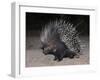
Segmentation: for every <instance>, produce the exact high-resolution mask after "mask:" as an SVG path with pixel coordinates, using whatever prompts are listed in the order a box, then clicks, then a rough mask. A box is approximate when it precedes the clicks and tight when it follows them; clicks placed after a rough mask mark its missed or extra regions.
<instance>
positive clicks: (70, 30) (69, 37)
mask: <svg viewBox="0 0 100 80" xmlns="http://www.w3.org/2000/svg"><path fill="white" fill-rule="evenodd" d="M41 35H42V37H41V41H43V42H46V43H47V42H48V41H50V40H56V39H59V38H60V40H61V41H63V42H64V43H65V44H66V46H67V47H68V48H69V49H70V50H71V51H73V52H75V53H77V54H78V53H80V49H81V47H80V39H79V36H78V32H77V30H76V26H73V24H72V23H71V22H69V21H65V20H63V19H60V20H55V21H52V22H50V23H48V24H47V25H45V29H44V31H42V34H41Z"/></svg>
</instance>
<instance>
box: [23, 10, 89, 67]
mask: <svg viewBox="0 0 100 80" xmlns="http://www.w3.org/2000/svg"><path fill="white" fill-rule="evenodd" d="M68 18H69V19H68ZM59 19H63V20H64V21H66V22H67V21H69V22H70V23H71V24H73V25H74V26H76V25H77V24H80V25H79V26H77V27H76V28H77V31H78V32H79V34H80V35H79V38H80V46H81V53H82V55H81V56H80V58H74V59H69V58H64V59H63V61H61V62H56V61H53V59H54V56H53V55H47V56H45V55H44V54H43V52H42V50H41V48H40V47H41V41H40V34H41V33H40V32H41V29H42V28H43V27H44V26H45V25H46V24H47V23H49V22H52V21H55V20H59ZM25 60H26V67H35V66H55V65H81V64H89V15H74V14H73V15H69V14H51V13H50V14H48V13H29V12H27V13H26V59H25Z"/></svg>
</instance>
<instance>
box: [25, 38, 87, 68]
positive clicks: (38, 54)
mask: <svg viewBox="0 0 100 80" xmlns="http://www.w3.org/2000/svg"><path fill="white" fill-rule="evenodd" d="M26 45H27V46H26V67H36V66H57V65H80V64H89V40H88V37H81V46H82V51H81V52H82V55H80V58H73V59H70V58H64V59H63V60H62V61H60V62H57V61H53V59H54V56H53V55H44V54H43V53H42V50H41V49H40V41H39V37H27V41H26Z"/></svg>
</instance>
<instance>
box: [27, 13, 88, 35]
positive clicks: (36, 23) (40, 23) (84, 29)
mask: <svg viewBox="0 0 100 80" xmlns="http://www.w3.org/2000/svg"><path fill="white" fill-rule="evenodd" d="M67 18H69V22H70V23H72V24H73V25H74V26H75V25H77V24H79V23H81V24H80V25H79V26H77V28H76V29H77V31H78V32H79V33H80V35H87V36H89V15H74V14H72V15H71V14H51V13H50V14H49V13H31V12H26V35H28V34H29V32H32V31H33V33H34V32H40V31H41V29H42V27H44V25H45V24H47V23H49V22H50V21H54V20H57V19H64V20H67ZM38 34H39V33H38Z"/></svg>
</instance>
